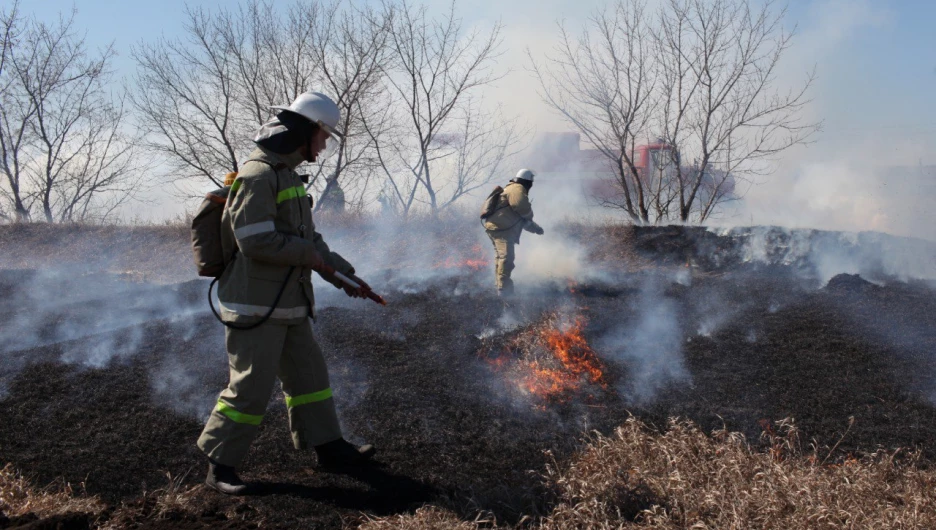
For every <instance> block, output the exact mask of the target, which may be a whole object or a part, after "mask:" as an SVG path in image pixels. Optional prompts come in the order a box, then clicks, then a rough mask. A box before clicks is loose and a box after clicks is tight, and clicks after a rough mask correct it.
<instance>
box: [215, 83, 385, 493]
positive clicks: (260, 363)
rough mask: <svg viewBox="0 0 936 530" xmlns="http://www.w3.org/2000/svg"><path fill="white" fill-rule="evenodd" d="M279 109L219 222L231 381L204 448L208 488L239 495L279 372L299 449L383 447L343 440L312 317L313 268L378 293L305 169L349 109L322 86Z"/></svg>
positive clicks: (323, 455) (325, 454)
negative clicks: (358, 269) (320, 210)
mask: <svg viewBox="0 0 936 530" xmlns="http://www.w3.org/2000/svg"><path fill="white" fill-rule="evenodd" d="M273 108H274V109H276V110H277V111H278V112H279V113H278V114H277V115H276V118H274V119H272V120H271V121H269V122H267V123H266V124H264V125H263V127H261V129H260V131H259V133H258V134H257V136H256V138H255V139H254V142H255V143H256V144H257V148H256V149H254V151H253V152H252V153H251V154H250V158H249V159H248V160H247V162H245V163H244V164H243V165H242V166H241V170H240V172H239V173H237V175H236V179H235V180H234V181H233V182H232V184H231V187H230V191H229V195H228V197H227V202H226V206H225V208H224V211H223V214H222V216H221V218H220V219H221V226H220V238H221V244H222V247H223V251H224V271H223V273H222V274H221V276H220V279H219V283H218V286H219V287H218V300H219V305H220V319H221V320H222V321H223V322H224V323H225V326H226V329H225V331H226V333H225V341H226V346H227V353H228V362H229V369H230V382H229V383H228V386H227V388H225V389H224V390H223V391H222V392H221V395H220V397H219V399H218V403H217V406H216V407H215V408H214V410H213V411H212V412H211V415H210V417H209V418H208V422H207V424H206V425H205V428H204V430H203V431H202V434H201V437H200V438H199V439H198V447H199V448H200V449H201V450H202V451H204V453H205V454H206V455H208V458H209V461H210V465H209V469H208V478H207V479H206V484H208V486H210V487H212V488H214V489H216V490H218V491H220V492H222V493H226V494H232V495H239V494H244V493H247V486H246V485H245V484H244V483H243V482H242V481H241V480H240V478H239V477H238V476H237V474H236V473H235V467H236V466H238V465H239V464H240V463H241V461H242V460H243V459H244V457H245V456H246V455H247V451H248V449H249V448H250V444H251V442H252V441H253V439H254V437H255V436H256V434H257V429H258V426H259V425H260V422H261V421H262V420H263V416H264V413H265V412H266V409H267V404H268V403H269V401H270V396H271V394H272V393H273V389H274V385H275V383H276V380H277V379H279V380H280V381H281V382H282V388H283V393H284V394H285V396H286V407H287V409H288V413H289V428H290V431H291V432H292V440H293V444H294V445H295V447H296V448H297V449H313V448H314V450H315V452H316V453H317V455H318V464H319V466H320V467H323V468H326V469H328V468H332V469H334V468H346V467H348V466H358V465H362V464H365V463H366V462H367V460H368V459H369V458H370V457H371V456H372V455H373V454H374V448H373V447H372V446H369V445H365V446H362V447H357V446H354V445H352V444H351V443H349V442H347V441H345V439H344V438H343V436H342V432H341V427H340V426H339V423H338V415H337V413H336V412H335V402H334V399H333V398H332V389H331V386H330V384H329V378H328V369H327V367H326V365H325V359H324V357H323V356H322V350H321V349H320V348H319V346H318V344H317V343H316V341H315V337H314V336H313V335H312V327H311V325H310V323H309V318H310V317H314V315H315V313H314V309H313V308H314V297H313V293H312V278H311V271H313V270H314V271H316V272H318V273H319V274H320V275H321V276H322V277H323V278H324V279H325V280H326V281H328V282H330V283H332V284H333V285H334V286H335V287H338V288H340V289H344V291H345V292H346V293H347V294H348V296H352V297H360V298H363V297H366V296H368V292H369V289H370V288H369V286H367V284H365V283H364V282H363V281H360V279H359V278H357V277H356V276H354V267H352V266H351V264H350V263H348V262H347V261H346V260H345V259H344V258H342V257H341V256H340V255H339V254H338V253H336V252H333V251H331V250H330V249H329V248H328V245H327V244H326V243H325V241H324V240H323V239H322V236H321V234H319V233H318V232H317V231H316V230H315V224H314V223H313V222H312V208H311V200H310V199H309V197H308V195H307V194H306V188H305V185H304V183H303V180H302V179H301V177H300V176H299V175H298V174H297V173H296V171H295V168H296V167H297V166H299V165H300V164H301V163H303V162H314V161H316V160H318V159H319V158H320V157H325V156H327V151H328V150H331V149H332V148H333V147H334V145H335V143H336V142H337V141H338V139H339V138H340V137H341V132H339V131H338V130H337V129H336V127H337V126H338V123H339V119H340V111H339V109H338V106H337V105H336V104H335V103H334V102H333V101H332V100H331V99H329V98H328V97H327V96H325V95H324V94H319V93H316V92H307V93H304V94H301V95H300V96H299V97H298V98H297V99H296V100H295V101H294V102H293V103H292V104H291V105H290V106H288V107H273ZM341 278H344V280H342V279H341ZM349 278H350V279H353V280H354V281H353V282H350V283H349ZM370 294H371V295H372V294H373V293H370ZM378 298H379V297H378Z"/></svg>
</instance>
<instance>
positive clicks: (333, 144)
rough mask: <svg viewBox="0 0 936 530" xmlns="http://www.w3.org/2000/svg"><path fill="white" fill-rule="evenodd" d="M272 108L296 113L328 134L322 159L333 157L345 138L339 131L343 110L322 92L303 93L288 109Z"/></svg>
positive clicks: (277, 106) (276, 106) (279, 106)
mask: <svg viewBox="0 0 936 530" xmlns="http://www.w3.org/2000/svg"><path fill="white" fill-rule="evenodd" d="M270 108H272V109H276V110H288V111H290V112H294V113H296V114H298V115H300V116H302V117H303V118H305V119H307V120H309V121H311V122H312V123H315V124H317V125H318V126H319V127H321V128H322V129H324V130H325V131H326V132H327V133H328V140H327V141H326V142H325V149H324V151H323V152H322V153H320V154H319V158H320V159H325V158H328V157H329V156H331V155H332V154H333V153H334V152H335V151H336V150H337V148H338V143H339V142H340V141H341V138H343V137H344V133H343V132H341V131H339V130H338V122H339V121H341V110H340V109H339V108H338V105H336V104H335V102H334V101H332V99H331V98H330V97H328V96H326V95H325V94H322V93H321V92H303V93H302V94H299V97H297V98H296V100H295V101H293V102H292V104H291V105H289V106H288V107H285V106H283V105H275V106H273V107H270Z"/></svg>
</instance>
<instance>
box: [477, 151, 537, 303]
mask: <svg viewBox="0 0 936 530" xmlns="http://www.w3.org/2000/svg"><path fill="white" fill-rule="evenodd" d="M534 176H535V175H534V174H533V172H532V171H530V170H529V169H521V170H520V171H519V172H518V173H517V176H516V177H515V178H514V179H513V180H511V181H510V184H507V186H506V187H505V188H504V189H503V191H501V192H500V193H499V194H498V193H497V191H498V189H499V188H498V189H495V193H492V194H491V196H490V197H488V201H489V202H485V207H484V209H483V211H482V216H481V218H482V219H483V220H484V229H485V231H486V232H487V235H488V237H490V238H491V243H493V244H494V253H495V255H496V262H495V275H496V281H497V293H498V294H499V295H500V296H509V295H512V294H513V291H514V287H513V280H511V279H510V273H511V271H513V269H514V246H515V245H519V244H520V234H521V233H522V232H523V231H524V230H526V231H527V232H532V233H534V234H538V235H543V228H542V227H540V225H538V224H536V223H535V222H534V221H533V207H532V206H531V205H530V196H529V193H530V188H532V187H533V177H534ZM487 210H489V211H487Z"/></svg>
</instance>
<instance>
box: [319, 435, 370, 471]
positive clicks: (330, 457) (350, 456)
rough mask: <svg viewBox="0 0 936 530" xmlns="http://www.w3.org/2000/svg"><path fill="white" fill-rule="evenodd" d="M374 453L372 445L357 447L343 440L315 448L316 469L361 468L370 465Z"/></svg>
mask: <svg viewBox="0 0 936 530" xmlns="http://www.w3.org/2000/svg"><path fill="white" fill-rule="evenodd" d="M376 453H377V450H376V449H375V448H374V446H373V445H370V444H367V445H362V446H360V447H358V446H356V445H354V444H352V443H350V442H348V441H347V440H345V439H344V438H339V439H337V440H335V441H333V442H328V443H327V444H322V445H316V446H315V454H316V455H317V456H318V468H319V469H323V470H334V469H348V468H356V467H363V466H366V465H368V464H370V462H371V457H373V456H374V454H376Z"/></svg>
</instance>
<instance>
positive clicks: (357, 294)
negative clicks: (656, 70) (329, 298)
mask: <svg viewBox="0 0 936 530" xmlns="http://www.w3.org/2000/svg"><path fill="white" fill-rule="evenodd" d="M342 289H343V290H344V292H345V294H346V295H348V296H350V297H351V298H367V294H365V291H364V288H363V287H358V288H357V289H355V288H354V287H351V286H350V285H348V284H344V285H343V286H342Z"/></svg>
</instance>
